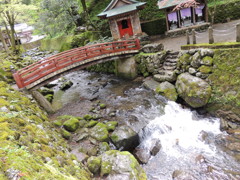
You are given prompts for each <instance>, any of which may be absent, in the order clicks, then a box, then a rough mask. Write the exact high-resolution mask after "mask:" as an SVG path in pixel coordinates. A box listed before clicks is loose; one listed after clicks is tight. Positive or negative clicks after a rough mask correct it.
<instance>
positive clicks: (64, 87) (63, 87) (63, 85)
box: [59, 81, 73, 91]
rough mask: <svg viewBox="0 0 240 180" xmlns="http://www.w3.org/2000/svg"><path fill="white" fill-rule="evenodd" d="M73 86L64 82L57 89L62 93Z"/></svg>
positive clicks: (68, 82) (71, 83)
mask: <svg viewBox="0 0 240 180" xmlns="http://www.w3.org/2000/svg"><path fill="white" fill-rule="evenodd" d="M72 85H73V82H72V81H66V82H64V83H63V84H62V85H61V86H60V87H59V88H60V89H61V90H63V91H65V90H67V89H69V88H70V87H71V86H72Z"/></svg>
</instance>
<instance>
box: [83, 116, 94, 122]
mask: <svg viewBox="0 0 240 180" xmlns="http://www.w3.org/2000/svg"><path fill="white" fill-rule="evenodd" d="M83 119H85V120H87V121H89V120H92V119H93V116H92V115H90V114H86V115H84V116H83Z"/></svg>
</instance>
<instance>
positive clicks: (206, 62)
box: [201, 56, 213, 66]
mask: <svg viewBox="0 0 240 180" xmlns="http://www.w3.org/2000/svg"><path fill="white" fill-rule="evenodd" d="M201 64H203V65H207V66H212V65H213V58H212V57H210V56H205V57H204V58H203V59H202V61H201Z"/></svg>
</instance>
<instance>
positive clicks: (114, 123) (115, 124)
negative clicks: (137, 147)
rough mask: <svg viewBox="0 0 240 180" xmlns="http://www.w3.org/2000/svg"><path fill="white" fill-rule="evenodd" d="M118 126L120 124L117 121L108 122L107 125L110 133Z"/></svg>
mask: <svg viewBox="0 0 240 180" xmlns="http://www.w3.org/2000/svg"><path fill="white" fill-rule="evenodd" d="M117 125H118V122H117V121H108V122H107V123H106V126H107V130H108V131H114V130H115V128H116V126H117Z"/></svg>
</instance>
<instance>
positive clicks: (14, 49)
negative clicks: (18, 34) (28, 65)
mask: <svg viewBox="0 0 240 180" xmlns="http://www.w3.org/2000/svg"><path fill="white" fill-rule="evenodd" d="M14 32H15V30H14V24H10V33H11V43H12V48H13V51H14V52H16V50H17V47H16V39H15V35H14V34H15V33H14Z"/></svg>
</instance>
